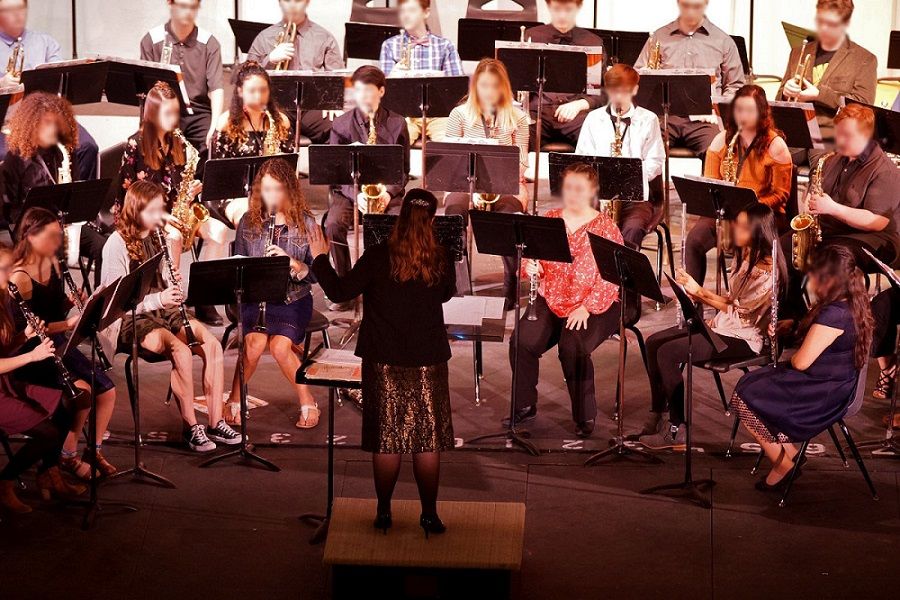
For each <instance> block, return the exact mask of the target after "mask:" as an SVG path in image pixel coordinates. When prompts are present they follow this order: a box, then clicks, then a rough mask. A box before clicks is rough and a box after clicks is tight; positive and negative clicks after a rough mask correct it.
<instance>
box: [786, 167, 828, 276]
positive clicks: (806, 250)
mask: <svg viewBox="0 0 900 600" xmlns="http://www.w3.org/2000/svg"><path fill="white" fill-rule="evenodd" d="M834 155H835V152H829V153H828V154H826V155H824V156H823V157H822V158H820V159H819V162H818V163H817V164H816V168H815V170H814V171H813V173H812V175H810V178H809V189H807V190H806V194H804V195H803V201H802V203H801V205H800V206H799V209H800V214H798V215H797V216H796V217H794V218H793V219H791V229H792V230H793V231H794V233H793V235H792V236H791V262H792V263H793V264H794V268H796V269H797V270H798V271H806V267H807V265H808V264H809V260H810V258H811V257H812V253H813V252H814V251H815V249H816V244H818V243H819V242H821V241H822V230H821V228H820V227H819V217H817V216H816V215H813V214H810V212H809V199H810V197H811V196H820V195H822V193H823V190H822V179H823V177H824V172H825V162H826V161H827V160H828V159H829V158H831V157H832V156H834Z"/></svg>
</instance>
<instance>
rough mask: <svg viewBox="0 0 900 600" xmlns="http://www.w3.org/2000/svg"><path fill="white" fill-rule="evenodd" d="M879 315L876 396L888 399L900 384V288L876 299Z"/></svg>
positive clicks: (898, 424) (874, 313)
mask: <svg viewBox="0 0 900 600" xmlns="http://www.w3.org/2000/svg"><path fill="white" fill-rule="evenodd" d="M872 316H873V317H874V318H875V335H874V337H875V339H874V340H873V342H872V356H874V357H875V358H876V359H877V360H878V368H879V373H878V381H877V382H876V383H875V389H874V390H873V391H872V397H873V398H877V399H878V400H887V399H889V398H891V397H892V394H893V393H894V386H895V385H896V384H897V363H896V358H897V327H898V325H900V288H896V287H891V288H889V289H886V290H884V291H883V292H881V293H880V294H878V295H877V296H875V297H874V298H872ZM894 427H900V417H897V416H896V415H895V416H894Z"/></svg>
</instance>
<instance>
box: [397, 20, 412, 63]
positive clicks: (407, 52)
mask: <svg viewBox="0 0 900 600" xmlns="http://www.w3.org/2000/svg"><path fill="white" fill-rule="evenodd" d="M404 33H405V31H404V30H403V29H401V30H400V38H401V39H402V38H403V34H404ZM406 38H407V42H406V45H405V46H404V47H403V50H401V51H400V60H398V61H397V65H396V66H395V67H394V68H395V69H400V70H401V71H409V70H411V69H412V53H413V41H412V36H411V35H409V34H408V33H407V34H406Z"/></svg>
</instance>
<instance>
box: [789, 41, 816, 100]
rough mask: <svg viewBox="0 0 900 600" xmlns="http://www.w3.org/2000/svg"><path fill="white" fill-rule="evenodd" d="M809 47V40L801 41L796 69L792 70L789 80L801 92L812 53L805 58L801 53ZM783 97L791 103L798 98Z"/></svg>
mask: <svg viewBox="0 0 900 600" xmlns="http://www.w3.org/2000/svg"><path fill="white" fill-rule="evenodd" d="M808 45H809V39H805V40H803V46H802V47H801V48H800V54H799V57H798V58H797V68H796V69H794V76H793V77H792V78H791V81H793V82H794V85H796V86H797V87H798V88H800V89H801V90H802V89H803V81H804V80H805V79H806V73H807V71H809V65H810V64H811V62H812V52H810V53H809V54H807V55H806V56H805V57H804V56H803V53H804V52H806V47H807V46H808ZM784 97H785V98H786V99H788V100H790V101H791V102H796V101H797V98H798V96H788V95H787V94H784Z"/></svg>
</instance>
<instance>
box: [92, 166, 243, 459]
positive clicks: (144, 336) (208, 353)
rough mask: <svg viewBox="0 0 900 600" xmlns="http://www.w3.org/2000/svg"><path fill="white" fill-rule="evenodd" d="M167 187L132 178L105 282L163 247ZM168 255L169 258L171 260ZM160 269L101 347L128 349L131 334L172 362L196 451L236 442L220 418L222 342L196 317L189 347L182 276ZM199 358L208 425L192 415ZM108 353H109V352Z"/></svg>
mask: <svg viewBox="0 0 900 600" xmlns="http://www.w3.org/2000/svg"><path fill="white" fill-rule="evenodd" d="M165 214H166V192H165V189H164V188H163V187H162V186H160V185H159V184H157V183H154V182H152V181H136V182H134V183H133V184H132V185H131V186H130V187H129V188H128V192H126V194H125V201H124V203H123V205H122V209H121V211H120V213H119V218H118V219H117V221H116V231H115V232H114V233H113V234H112V235H111V236H110V237H109V240H107V242H106V246H104V247H103V277H102V281H103V285H110V284H112V283H113V282H114V281H116V280H117V279H119V278H120V277H123V276H124V275H127V274H128V273H129V272H131V271H132V270H133V269H135V268H137V267H138V266H139V265H140V264H141V263H143V262H145V261H147V260H148V259H149V258H151V257H153V256H155V255H156V254H158V253H159V252H161V251H163V250H162V248H161V246H160V245H159V237H160V236H159V235H157V232H158V231H159V229H160V228H161V227H163V226H164V225H165ZM170 246H174V248H173V249H170V250H169V254H170V256H172V255H173V254H172V253H173V250H174V253H175V254H177V253H178V252H179V251H180V247H178V246H177V244H175V245H173V244H171V243H170ZM170 260H171V259H170ZM164 262H166V261H164ZM164 268H166V267H165V266H164V265H160V273H159V274H158V276H157V278H156V282H155V283H154V285H153V286H152V287H151V289H150V293H148V294H147V295H146V296H145V297H144V299H143V301H142V302H141V303H140V304H139V305H138V307H137V320H136V324H135V325H134V326H132V320H131V317H130V316H126V317H124V318H123V319H121V320H120V321H117V322H116V323H114V324H113V325H111V326H110V327H108V328H107V329H105V330H104V331H102V332H101V333H100V336H101V338H102V340H103V342H104V348H105V349H108V351H109V352H110V353H111V352H112V351H115V350H118V349H121V350H122V351H124V352H130V351H131V347H132V342H133V340H134V336H137V337H138V344H140V346H141V348H143V349H144V350H147V351H149V352H152V353H154V354H162V355H165V356H166V357H167V358H168V359H169V360H170V361H171V362H172V376H171V385H172V392H173V393H174V394H175V398H176V399H177V401H178V404H179V407H180V408H181V418H182V419H183V420H184V423H185V425H186V426H187V427H186V429H185V432H184V442H185V443H186V444H187V446H188V447H189V448H190V449H191V450H193V451H195V452H209V451H211V450H215V448H216V443H220V444H238V443H240V434H238V433H237V432H236V431H234V430H233V429H232V428H231V427H229V426H228V424H227V423H226V422H225V419H223V418H222V406H223V402H222V398H223V395H224V372H223V356H222V345H221V344H220V343H219V341H218V340H217V339H216V338H215V336H213V335H212V333H210V331H209V330H208V329H207V328H206V327H204V326H203V325H202V324H201V323H199V322H197V321H193V320H191V321H190V323H189V324H190V328H191V331H192V332H193V335H194V336H195V338H196V341H197V342H199V346H198V347H197V348H196V350H192V349H191V348H190V347H189V346H188V343H189V338H188V334H187V332H186V331H185V321H184V319H183V317H182V315H183V314H184V313H182V312H180V311H179V307H180V306H181V304H182V303H183V302H184V293H183V292H182V290H181V279H180V275H179V274H178V271H177V269H176V268H174V265H171V272H173V273H174V274H175V277H177V278H178V281H172V280H171V278H169V277H164V276H163V274H162V269H164ZM195 351H196V352H197V354H199V355H200V357H201V358H202V359H203V393H204V394H205V395H206V400H207V408H208V411H209V428H208V429H204V427H203V426H202V425H200V424H199V423H197V418H196V416H195V415H194V375H193V370H194V369H193V354H194V352H195ZM110 355H111V354H110Z"/></svg>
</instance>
